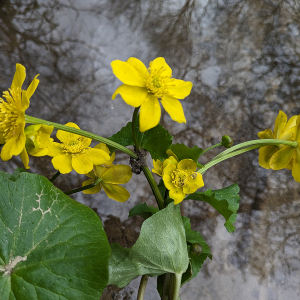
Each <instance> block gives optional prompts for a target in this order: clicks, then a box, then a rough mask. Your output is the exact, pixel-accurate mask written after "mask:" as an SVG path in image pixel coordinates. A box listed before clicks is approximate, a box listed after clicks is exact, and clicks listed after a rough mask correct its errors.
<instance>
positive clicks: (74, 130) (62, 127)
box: [25, 115, 138, 159]
mask: <svg viewBox="0 0 300 300" xmlns="http://www.w3.org/2000/svg"><path fill="white" fill-rule="evenodd" d="M25 121H26V123H31V124H45V125H48V126H51V125H52V126H54V128H57V129H60V130H64V131H67V132H71V133H75V134H78V135H81V136H85V137H88V138H90V139H93V140H95V141H98V142H102V143H105V144H106V145H109V146H111V147H114V148H116V149H118V150H121V151H123V152H124V153H126V154H128V155H129V156H131V157H133V158H135V159H137V158H138V156H137V155H136V154H135V153H134V152H133V151H131V150H129V149H127V148H126V147H124V146H122V145H120V144H118V143H116V142H113V141H111V140H108V139H106V138H104V137H102V136H99V135H96V134H93V133H90V132H88V131H84V130H80V129H77V128H73V127H69V126H65V125H61V124H57V123H54V122H49V121H45V120H42V119H38V118H34V117H30V116H27V115H25Z"/></svg>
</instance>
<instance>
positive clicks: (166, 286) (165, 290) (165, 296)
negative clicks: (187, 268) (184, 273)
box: [161, 273, 171, 300]
mask: <svg viewBox="0 0 300 300" xmlns="http://www.w3.org/2000/svg"><path fill="white" fill-rule="evenodd" d="M170 276H171V273H166V274H164V285H163V290H162V296H161V300H168V299H169V290H170V282H171V277H170Z"/></svg>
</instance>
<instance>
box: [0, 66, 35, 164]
mask: <svg viewBox="0 0 300 300" xmlns="http://www.w3.org/2000/svg"><path fill="white" fill-rule="evenodd" d="M38 76H39V75H36V76H35V77H34V79H33V80H32V82H31V84H30V85H29V87H28V89H27V90H22V85H23V82H24V80H25V77H26V70H25V67H24V66H22V65H21V64H16V72H15V75H14V78H13V81H12V84H11V87H10V89H9V90H8V91H5V92H3V97H4V98H5V99H6V101H5V100H3V99H2V98H0V144H5V145H4V146H3V148H2V151H1V159H2V160H4V161H7V160H9V159H11V158H12V156H13V155H20V157H21V159H22V161H23V164H24V166H25V168H26V169H28V168H29V166H28V163H29V158H28V154H27V151H26V148H25V141H26V137H25V133H24V128H25V110H26V109H27V108H28V107H29V103H30V102H29V100H30V98H31V96H32V95H33V93H34V91H35V90H36V88H37V86H38V84H39V80H38V79H37V77H38Z"/></svg>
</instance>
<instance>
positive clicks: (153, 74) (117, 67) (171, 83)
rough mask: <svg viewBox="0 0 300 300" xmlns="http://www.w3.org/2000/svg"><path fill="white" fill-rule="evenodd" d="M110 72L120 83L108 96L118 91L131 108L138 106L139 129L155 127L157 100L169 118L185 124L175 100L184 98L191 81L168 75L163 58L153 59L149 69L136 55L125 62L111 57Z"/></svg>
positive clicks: (178, 104) (181, 111) (159, 114)
mask: <svg viewBox="0 0 300 300" xmlns="http://www.w3.org/2000/svg"><path fill="white" fill-rule="evenodd" d="M111 66H112V69H113V73H114V74H115V75H116V77H117V78H118V79H120V80H121V81H122V82H123V83H124V84H123V85H121V86H120V87H119V88H117V90H116V91H115V92H114V94H113V96H112V98H113V99H115V97H116V96H117V95H118V94H120V95H121V97H122V98H123V100H124V101H125V102H126V103H127V104H128V105H131V106H133V107H139V106H140V107H141V110H140V118H139V119H140V120H139V123H140V131H141V132H144V131H146V130H149V129H151V128H153V127H155V126H156V125H157V124H158V123H159V120H160V116H161V108H160V104H159V101H158V100H159V99H160V100H161V104H162V105H163V107H164V109H165V110H166V111H167V112H168V113H169V115H170V117H171V118H172V119H173V120H174V121H176V122H178V123H186V119H185V116H184V112H183V109H182V105H181V103H180V101H179V100H178V99H184V98H185V97H187V96H188V95H189V94H190V92H191V89H192V86H193V84H192V83H191V82H189V81H183V80H179V79H175V78H172V70H171V68H170V67H169V66H168V64H167V63H166V61H165V59H164V58H163V57H158V58H156V59H154V60H153V61H152V62H150V64H149V68H148V69H147V68H146V66H145V65H144V64H143V63H142V62H141V61H140V60H138V59H137V58H134V57H130V58H129V59H128V60H127V61H126V62H124V61H120V60H115V61H113V62H112V63H111Z"/></svg>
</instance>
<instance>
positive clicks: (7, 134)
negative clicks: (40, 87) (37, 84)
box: [0, 88, 22, 141]
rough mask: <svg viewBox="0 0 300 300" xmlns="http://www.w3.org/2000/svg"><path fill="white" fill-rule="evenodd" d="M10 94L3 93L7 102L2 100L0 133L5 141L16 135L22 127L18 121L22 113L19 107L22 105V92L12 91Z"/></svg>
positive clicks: (0, 99)
mask: <svg viewBox="0 0 300 300" xmlns="http://www.w3.org/2000/svg"><path fill="white" fill-rule="evenodd" d="M9 92H10V93H9ZM9 92H8V91H5V92H3V97H4V98H5V99H6V101H7V102H5V101H4V100H3V99H2V98H0V132H1V133H2V134H3V136H4V138H5V141H7V140H8V139H9V138H11V137H12V136H14V135H15V134H16V132H17V128H18V127H19V126H20V124H19V122H17V121H18V118H19V116H20V115H21V113H22V112H21V109H20V108H19V107H18V105H17V104H18V103H21V90H20V89H19V88H17V89H10V90H9Z"/></svg>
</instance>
